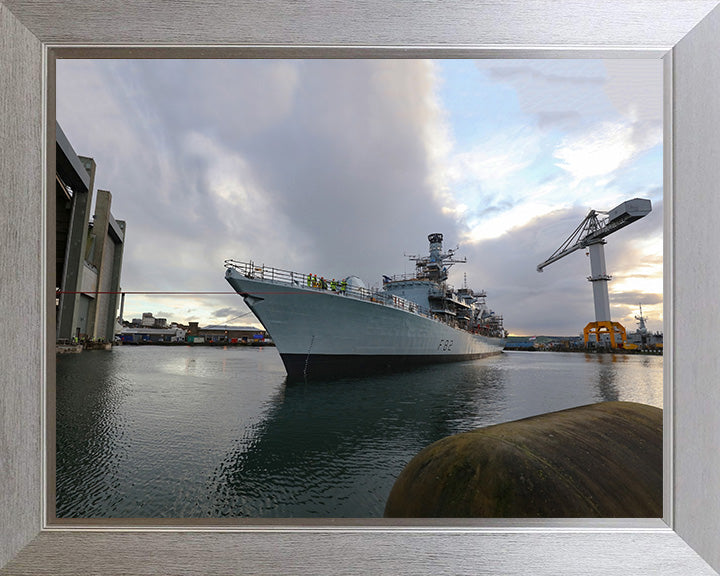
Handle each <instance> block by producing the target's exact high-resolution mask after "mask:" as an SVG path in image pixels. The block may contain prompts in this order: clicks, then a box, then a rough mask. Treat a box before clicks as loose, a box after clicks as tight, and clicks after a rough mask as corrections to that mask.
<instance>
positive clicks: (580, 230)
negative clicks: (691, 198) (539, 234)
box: [537, 198, 652, 348]
mask: <svg viewBox="0 0 720 576" xmlns="http://www.w3.org/2000/svg"><path fill="white" fill-rule="evenodd" d="M651 210H652V205H651V203H650V200H646V199H645V198H633V199H632V200H626V201H625V202H623V203H622V204H620V205H618V206H616V207H615V208H613V209H612V210H610V211H609V212H602V211H599V210H590V212H589V213H588V215H587V216H586V217H585V219H584V220H583V221H582V222H580V225H579V226H578V227H577V228H575V231H574V232H573V233H572V234H571V235H570V237H569V238H568V239H567V240H565V242H563V244H562V245H561V246H560V248H558V249H557V250H556V251H555V252H553V254H552V255H551V256H550V258H548V259H547V260H545V261H544V262H542V263H540V264H538V266H537V271H538V272H542V271H543V268H545V267H546V266H548V265H550V264H552V263H553V262H557V261H558V260H560V259H561V258H564V257H565V256H567V255H568V254H572V253H573V252H575V251H576V250H580V249H581V248H587V249H588V252H589V254H590V273H591V275H590V276H588V280H589V281H590V282H592V285H593V299H594V302H595V322H590V323H589V324H588V325H587V326H585V329H584V330H583V336H584V340H585V345H586V346H587V342H588V339H589V337H590V335H594V336H595V339H596V341H597V342H600V340H601V335H602V334H608V335H609V336H610V346H611V347H612V348H617V341H616V334H619V336H620V338H621V339H622V341H623V342H625V340H626V333H625V328H624V327H623V326H622V325H621V324H620V323H619V322H612V321H611V320H610V298H609V296H608V286H607V283H608V282H609V281H610V280H611V279H612V277H611V276H608V274H607V271H606V268H605V248H604V245H605V244H606V240H605V238H606V237H607V236H609V235H610V234H612V233H613V232H617V231H618V230H620V229H621V228H624V227H625V226H627V225H628V224H631V223H633V222H635V221H636V220H639V219H640V218H642V217H644V216H647V215H648V214H649V213H650V211H651Z"/></svg>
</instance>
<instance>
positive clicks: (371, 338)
mask: <svg viewBox="0 0 720 576" xmlns="http://www.w3.org/2000/svg"><path fill="white" fill-rule="evenodd" d="M428 240H429V242H430V253H429V255H427V256H422V257H420V256H410V260H412V261H414V262H415V273H414V274H407V275H400V276H393V277H390V276H383V285H382V288H381V289H370V288H367V287H366V285H365V284H364V282H363V281H362V280H361V279H360V278H358V277H357V276H349V277H347V278H344V279H341V280H340V281H335V280H332V281H328V280H327V279H324V278H318V277H317V276H316V275H311V274H301V273H297V272H289V271H287V270H279V269H277V268H269V267H267V266H264V265H262V266H258V265H256V264H254V263H253V262H238V261H236V260H226V261H225V267H226V271H225V279H226V280H227V281H228V282H229V283H230V285H231V286H232V287H233V288H234V289H235V291H236V292H237V293H238V294H240V295H241V296H242V297H243V299H244V300H245V303H246V304H247V305H248V307H249V308H250V310H251V311H252V312H253V314H255V316H256V317H257V319H258V320H259V321H260V323H261V324H262V325H263V326H264V328H265V330H267V332H268V334H269V335H270V337H271V338H272V340H273V342H274V343H275V345H276V347H277V349H278V352H279V353H280V357H281V358H282V361H283V363H284V365H285V369H286V371H287V374H288V380H302V379H305V380H308V379H318V378H327V377H336V376H347V375H358V374H365V373H368V372H378V371H382V370H387V371H397V370H404V369H407V368H411V367H415V366H418V365H422V364H432V363H439V362H456V361H462V360H474V359H477V358H483V357H486V356H491V355H494V354H500V353H501V352H502V350H503V348H504V347H505V338H506V336H507V332H506V331H505V329H504V328H503V319H502V316H499V315H497V314H495V313H494V312H493V311H492V310H490V309H489V308H488V306H487V305H486V303H485V298H486V294H485V292H484V291H483V292H478V293H476V292H473V291H472V290H471V289H469V288H467V286H464V287H463V288H460V289H457V290H456V289H454V288H452V287H451V286H449V285H448V284H447V278H448V269H449V268H450V267H451V266H452V265H453V264H455V263H464V262H466V260H465V259H463V260H457V259H455V251H454V250H448V251H447V252H446V253H443V249H442V241H443V235H442V234H439V233H436V234H430V235H429V236H428Z"/></svg>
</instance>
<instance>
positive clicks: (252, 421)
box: [56, 346, 663, 518]
mask: <svg viewBox="0 0 720 576" xmlns="http://www.w3.org/2000/svg"><path fill="white" fill-rule="evenodd" d="M662 364H663V359H662V357H660V356H639V355H638V356H631V355H617V356H616V355H594V354H587V355H586V354H579V353H556V352H506V353H504V354H502V355H500V356H498V357H494V358H490V359H485V360H479V361H474V362H462V363H458V364H444V365H438V366H431V367H426V368H422V369H419V370H414V371H411V372H407V373H403V374H399V375H392V376H389V375H388V376H375V377H371V378H361V379H360V378H357V379H355V378H345V379H341V380H337V381H332V382H316V383H308V384H304V383H292V384H287V385H286V384H285V371H284V369H283V365H282V362H281V360H280V357H279V355H278V353H277V350H276V349H274V348H244V347H230V348H220V347H185V346H183V347H156V346H140V347H134V346H120V347H115V348H113V350H112V351H110V352H108V351H94V352H91V351H85V352H83V353H81V354H68V355H61V356H59V357H58V359H57V476H56V488H57V500H56V502H57V516H58V517H59V518H63V517H65V518H92V517H103V518H139V517H153V518H222V517H235V518H241V517H251V518H313V517H315V518H343V517H344V518H372V517H381V516H382V514H383V509H384V507H385V500H386V499H387V496H388V494H389V492H390V489H391V488H392V485H393V482H394V481H395V478H396V477H397V475H398V474H399V473H400V471H401V470H402V469H403V467H404V466H405V464H407V462H408V461H409V460H410V459H411V458H412V457H413V456H414V455H415V454H417V452H419V451H420V450H421V449H422V448H424V447H425V446H427V445H428V444H430V443H432V442H434V441H436V440H439V439H440V438H443V437H445V436H448V435H450V434H455V433H458V432H464V431H467V430H471V429H474V428H477V427H480V426H487V425H490V424H497V423H500V422H506V421H509V420H516V419H518V418H525V417H528V416H533V415H536V414H541V413H545V412H551V411H555V410H561V409H564V408H570V407H573V406H580V405H584V404H589V403H594V402H602V401H611V400H628V401H634V402H642V403H645V404H652V405H654V406H658V407H662V381H663V377H662Z"/></svg>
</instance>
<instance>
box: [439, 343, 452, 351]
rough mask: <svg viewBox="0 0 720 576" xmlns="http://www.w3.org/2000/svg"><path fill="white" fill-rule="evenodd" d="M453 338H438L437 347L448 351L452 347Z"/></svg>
mask: <svg viewBox="0 0 720 576" xmlns="http://www.w3.org/2000/svg"><path fill="white" fill-rule="evenodd" d="M452 345H453V340H440V344H439V345H438V347H437V349H438V350H442V351H443V352H449V351H450V349H451V348H452Z"/></svg>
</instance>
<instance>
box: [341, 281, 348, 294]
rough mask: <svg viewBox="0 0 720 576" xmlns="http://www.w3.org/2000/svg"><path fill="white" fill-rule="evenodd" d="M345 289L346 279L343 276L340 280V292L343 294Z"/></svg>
mask: <svg viewBox="0 0 720 576" xmlns="http://www.w3.org/2000/svg"><path fill="white" fill-rule="evenodd" d="M345 290H347V280H346V279H345V278H343V279H342V282H340V293H341V294H345Z"/></svg>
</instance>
